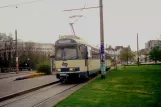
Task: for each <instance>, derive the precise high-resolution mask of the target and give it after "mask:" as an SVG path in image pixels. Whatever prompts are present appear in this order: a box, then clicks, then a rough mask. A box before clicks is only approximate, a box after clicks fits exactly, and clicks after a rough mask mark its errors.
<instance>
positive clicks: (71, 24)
mask: <svg viewBox="0 0 161 107" xmlns="http://www.w3.org/2000/svg"><path fill="white" fill-rule="evenodd" d="M70 26H71V28H72V31H73V34H74V35H75V31H74V27H73V23H70Z"/></svg>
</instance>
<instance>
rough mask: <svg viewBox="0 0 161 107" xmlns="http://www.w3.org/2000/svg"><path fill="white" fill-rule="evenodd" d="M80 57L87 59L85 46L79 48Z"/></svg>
mask: <svg viewBox="0 0 161 107" xmlns="http://www.w3.org/2000/svg"><path fill="white" fill-rule="evenodd" d="M78 55H79V58H80V59H85V58H86V48H85V46H84V45H79V46H78Z"/></svg>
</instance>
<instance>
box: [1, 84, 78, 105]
mask: <svg viewBox="0 0 161 107" xmlns="http://www.w3.org/2000/svg"><path fill="white" fill-rule="evenodd" d="M74 86H77V84H61V83H58V84H55V85H52V86H48V87H45V88H42V89H39V90H37V91H34V92H31V93H28V94H25V95H22V96H19V97H16V98H13V99H10V100H7V101H4V102H1V103H0V107H46V106H49V105H50V106H51V107H52V105H53V103H52V102H51V103H50V104H48V103H47V104H46V103H45V102H46V101H47V100H48V99H50V98H53V97H54V96H56V95H58V94H60V93H62V92H64V91H66V90H68V89H71V88H72V87H74ZM44 104H45V105H44Z"/></svg>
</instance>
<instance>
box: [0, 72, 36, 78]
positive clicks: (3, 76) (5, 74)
mask: <svg viewBox="0 0 161 107" xmlns="http://www.w3.org/2000/svg"><path fill="white" fill-rule="evenodd" d="M35 72H36V71H20V72H19V73H18V74H16V72H9V73H0V79H4V78H9V77H14V76H20V75H26V74H31V73H35Z"/></svg>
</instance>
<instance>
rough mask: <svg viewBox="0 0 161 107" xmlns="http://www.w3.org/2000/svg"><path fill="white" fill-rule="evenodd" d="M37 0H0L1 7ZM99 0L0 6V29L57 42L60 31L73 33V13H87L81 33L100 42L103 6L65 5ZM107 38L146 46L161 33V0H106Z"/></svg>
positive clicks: (78, 32) (78, 28)
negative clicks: (71, 26) (79, 9)
mask: <svg viewBox="0 0 161 107" xmlns="http://www.w3.org/2000/svg"><path fill="white" fill-rule="evenodd" d="M30 1H34V0H0V7H1V6H5V5H13V4H17V3H23V2H30ZM98 5H99V0H41V1H39V2H35V3H32V4H26V5H19V6H17V8H16V7H15V6H13V7H7V8H0V32H1V33H6V34H9V33H12V34H13V37H14V31H15V29H17V30H18V38H19V39H21V40H23V41H33V42H41V43H54V42H55V41H56V40H57V39H58V37H59V35H68V34H72V32H71V28H70V26H69V23H70V22H73V21H74V20H76V19H69V16H73V15H83V16H84V17H82V18H80V19H79V20H78V21H77V22H76V23H75V24H74V29H75V32H76V35H77V36H80V37H82V38H84V39H86V40H87V41H88V43H89V44H92V45H95V46H96V45H98V44H100V22H99V19H100V17H99V9H96V8H95V9H89V10H83V11H72V12H64V11H63V10H65V9H73V8H82V7H84V6H86V7H91V6H98ZM103 6H104V7H103V9H104V38H105V44H107V46H109V45H111V46H112V47H114V46H117V45H119V46H128V45H130V47H131V48H132V50H136V49H137V48H136V47H137V44H136V43H137V42H136V38H137V33H138V35H139V49H142V48H145V43H146V42H147V41H149V40H156V39H159V38H160V35H161V0H103Z"/></svg>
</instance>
